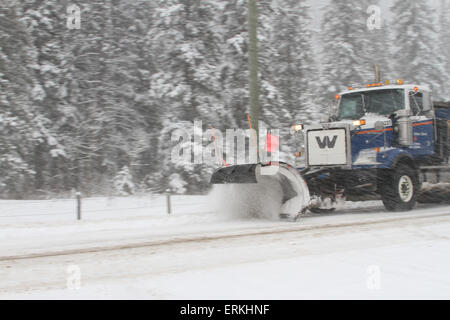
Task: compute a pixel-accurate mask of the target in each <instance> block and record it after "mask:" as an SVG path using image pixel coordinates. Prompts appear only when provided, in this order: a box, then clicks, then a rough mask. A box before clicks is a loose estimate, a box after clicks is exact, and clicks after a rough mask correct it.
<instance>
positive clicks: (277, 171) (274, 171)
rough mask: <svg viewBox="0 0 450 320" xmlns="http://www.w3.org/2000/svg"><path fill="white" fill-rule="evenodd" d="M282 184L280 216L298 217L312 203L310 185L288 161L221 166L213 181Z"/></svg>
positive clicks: (220, 182) (221, 182)
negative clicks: (286, 162)
mask: <svg viewBox="0 0 450 320" xmlns="http://www.w3.org/2000/svg"><path fill="white" fill-rule="evenodd" d="M268 181H270V183H276V184H279V185H278V186H276V185H273V188H274V189H275V188H279V187H281V190H282V192H283V198H282V201H281V202H282V203H281V209H280V213H279V216H280V217H283V218H287V219H290V220H295V219H296V218H297V217H298V215H299V214H300V213H302V212H304V210H305V209H306V208H307V207H308V206H309V203H310V194H309V189H308V186H307V184H306V182H305V180H304V179H303V178H302V176H301V175H300V174H299V173H298V171H297V170H296V169H294V168H293V167H291V166H289V165H288V164H285V163H271V164H266V165H265V164H246V165H238V166H231V167H226V168H220V169H218V170H216V171H215V172H214V174H213V176H212V177H211V184H261V185H262V184H264V183H265V184H267V183H268Z"/></svg>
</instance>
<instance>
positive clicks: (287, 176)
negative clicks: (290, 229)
mask: <svg viewBox="0 0 450 320" xmlns="http://www.w3.org/2000/svg"><path fill="white" fill-rule="evenodd" d="M336 100H337V105H336V106H337V107H336V109H335V111H334V112H331V114H330V115H328V116H327V117H326V119H323V120H322V121H321V122H320V123H317V124H311V125H304V124H296V125H294V126H293V129H294V130H295V131H296V132H297V133H296V134H298V135H299V139H300V137H301V139H302V141H303V146H302V150H299V152H301V153H303V155H304V158H305V162H304V163H305V164H304V165H303V166H301V167H294V166H292V165H289V164H286V163H273V162H271V163H255V164H244V165H235V166H229V167H223V168H219V169H217V170H216V171H215V172H214V173H213V175H212V177H211V183H212V184H233V187H238V188H239V185H242V184H249V183H251V184H267V183H269V184H272V186H273V187H276V188H281V190H282V192H283V198H282V203H281V204H280V213H279V216H280V218H285V219H293V220H295V219H297V218H298V217H299V216H300V215H301V214H302V213H304V212H306V211H307V210H309V211H312V212H323V211H332V210H334V209H335V208H336V206H337V205H338V204H339V202H340V201H343V200H349V201H367V200H382V201H383V204H384V206H385V208H386V209H387V210H388V211H408V210H412V209H413V208H414V206H415V205H416V202H418V201H419V202H436V201H442V200H446V199H447V196H446V195H444V196H439V194H442V193H440V192H442V187H443V188H444V189H449V187H448V185H446V183H449V182H450V178H449V176H450V175H449V168H450V166H449V140H450V103H445V102H434V103H433V102H432V98H431V91H430V89H429V87H427V86H426V85H410V84H404V83H403V81H402V80H400V79H399V80H397V81H396V83H394V84H390V83H389V82H385V83H374V84H369V85H366V86H363V87H359V88H358V87H349V88H348V89H347V90H346V91H344V92H341V93H339V94H338V95H336ZM273 184H278V186H275V185H273ZM449 185H450V184H449ZM434 186H436V187H438V190H439V192H436V190H435V189H434ZM439 187H440V188H439ZM444 191H445V190H444ZM447 191H449V190H447ZM444 194H445V193H444ZM249 201H251V200H249Z"/></svg>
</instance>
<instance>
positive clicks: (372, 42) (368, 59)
mask: <svg viewBox="0 0 450 320" xmlns="http://www.w3.org/2000/svg"><path fill="white" fill-rule="evenodd" d="M369 9H372V10H373V9H376V10H380V11H379V13H380V16H379V18H380V20H379V21H376V20H375V21H372V15H375V19H376V18H377V17H376V14H377V12H375V11H372V10H369ZM386 17H387V14H386V12H384V11H383V7H382V6H381V1H380V0H362V1H361V16H360V17H359V18H358V19H362V20H363V21H364V22H365V23H366V26H365V27H364V28H363V29H362V30H360V32H357V33H358V34H359V37H360V39H359V42H360V47H361V52H362V54H361V65H360V66H359V68H360V72H361V75H362V77H363V80H364V83H370V82H373V81H375V71H374V66H375V65H376V64H378V65H379V67H380V72H381V80H392V79H393V78H392V77H394V76H395V75H393V72H392V66H391V61H390V57H391V52H392V50H393V47H392V43H393V42H392V40H391V39H390V38H389V32H388V22H387V20H386V19H387V18H386ZM378 22H379V25H377V23H378ZM369 26H370V28H369Z"/></svg>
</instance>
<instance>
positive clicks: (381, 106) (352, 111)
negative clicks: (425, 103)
mask: <svg viewBox="0 0 450 320" xmlns="http://www.w3.org/2000/svg"><path fill="white" fill-rule="evenodd" d="M404 108H405V96H404V90H403V89H383V90H371V91H365V92H354V93H348V94H344V95H342V97H341V100H340V103H339V111H338V115H337V119H338V120H343V119H349V120H358V119H361V118H362V117H363V116H364V115H365V114H367V113H375V114H380V115H390V114H392V113H394V112H395V111H397V110H401V109H404Z"/></svg>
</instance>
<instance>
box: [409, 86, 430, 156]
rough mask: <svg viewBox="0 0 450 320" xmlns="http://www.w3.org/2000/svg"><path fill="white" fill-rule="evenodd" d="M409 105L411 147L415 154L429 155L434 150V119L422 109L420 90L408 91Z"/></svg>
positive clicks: (422, 101) (422, 102) (422, 98)
mask: <svg viewBox="0 0 450 320" xmlns="http://www.w3.org/2000/svg"><path fill="white" fill-rule="evenodd" d="M409 106H410V109H411V114H412V116H411V120H412V123H413V139H414V143H413V145H412V146H411V149H413V150H414V153H415V154H416V155H430V154H433V152H434V141H433V140H434V139H433V133H434V132H433V130H434V129H433V128H434V127H433V125H434V119H433V118H430V116H429V114H428V115H427V112H425V111H424V94H423V92H421V91H413V90H412V91H410V92H409Z"/></svg>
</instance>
